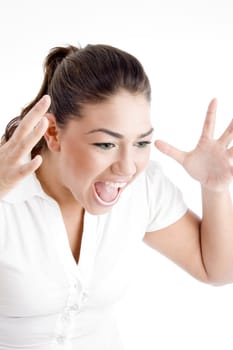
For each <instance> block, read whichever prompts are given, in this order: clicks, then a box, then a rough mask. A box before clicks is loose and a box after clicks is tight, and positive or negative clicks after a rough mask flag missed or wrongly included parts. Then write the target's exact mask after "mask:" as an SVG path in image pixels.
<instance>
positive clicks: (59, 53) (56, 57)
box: [1, 45, 79, 156]
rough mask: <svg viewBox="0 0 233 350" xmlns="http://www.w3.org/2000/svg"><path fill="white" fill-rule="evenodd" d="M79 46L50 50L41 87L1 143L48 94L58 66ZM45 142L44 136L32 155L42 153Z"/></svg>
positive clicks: (3, 141)
mask: <svg viewBox="0 0 233 350" xmlns="http://www.w3.org/2000/svg"><path fill="white" fill-rule="evenodd" d="M78 50H79V48H77V47H75V46H72V45H70V46H67V47H55V48H53V49H51V50H50V52H49V54H48V56H47V57H46V59H45V61H44V65H43V69H44V80H43V82H42V85H41V88H40V90H39V92H38V94H37V96H36V97H35V98H34V100H33V101H32V102H30V103H29V104H28V105H27V106H25V107H24V108H23V109H22V111H21V113H20V115H19V116H17V117H15V118H13V119H12V120H11V121H10V122H9V123H8V124H7V126H6V128H5V132H4V135H3V136H2V138H1V144H4V143H5V142H7V141H8V140H9V139H10V138H11V136H12V135H13V133H14V131H15V129H16V128H17V127H18V125H19V124H20V121H21V120H22V119H23V118H24V117H25V115H26V114H27V113H28V112H29V111H30V110H31V109H32V108H33V107H34V106H35V104H36V103H37V102H38V101H39V100H40V99H41V98H42V97H43V96H44V95H46V94H48V91H49V87H50V83H51V81H52V79H53V75H54V72H55V70H56V68H57V66H58V65H59V64H60V63H61V62H62V61H63V59H64V58H65V57H67V56H68V55H70V54H72V53H73V52H76V51H78ZM44 144H45V140H44V138H42V139H41V140H40V141H39V142H38V143H37V145H36V146H35V147H34V148H33V150H32V156H34V155H36V154H38V153H40V150H41V149H42V148H43V146H44Z"/></svg>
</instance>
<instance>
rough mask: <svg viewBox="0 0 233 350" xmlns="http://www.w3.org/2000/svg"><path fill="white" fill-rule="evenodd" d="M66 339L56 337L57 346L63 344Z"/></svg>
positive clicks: (62, 336)
mask: <svg viewBox="0 0 233 350" xmlns="http://www.w3.org/2000/svg"><path fill="white" fill-rule="evenodd" d="M65 340H66V337H65V336H64V335H58V336H57V338H56V341H57V343H58V344H64V342H65Z"/></svg>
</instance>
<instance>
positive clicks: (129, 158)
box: [112, 151, 137, 177]
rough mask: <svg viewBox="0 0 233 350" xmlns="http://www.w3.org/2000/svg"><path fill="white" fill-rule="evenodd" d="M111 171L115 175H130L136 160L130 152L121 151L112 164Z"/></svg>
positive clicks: (134, 167)
mask: <svg viewBox="0 0 233 350" xmlns="http://www.w3.org/2000/svg"><path fill="white" fill-rule="evenodd" d="M112 171H113V173H114V174H116V175H120V176H125V177H131V176H133V175H134V174H135V173H136V171H137V167H136V162H135V160H134V157H133V155H132V154H131V152H127V151H125V152H122V153H121V154H120V155H119V158H118V159H117V160H116V161H115V162H114V163H113V164H112Z"/></svg>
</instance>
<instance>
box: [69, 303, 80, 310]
mask: <svg viewBox="0 0 233 350" xmlns="http://www.w3.org/2000/svg"><path fill="white" fill-rule="evenodd" d="M70 310H71V311H78V310H79V305H78V304H74V305H72V306H70Z"/></svg>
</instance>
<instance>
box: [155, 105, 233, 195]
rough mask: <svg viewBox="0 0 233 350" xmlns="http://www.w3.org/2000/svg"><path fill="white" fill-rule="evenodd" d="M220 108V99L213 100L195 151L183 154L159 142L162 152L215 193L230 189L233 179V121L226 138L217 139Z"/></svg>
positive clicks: (227, 129) (225, 134)
mask: <svg viewBox="0 0 233 350" xmlns="http://www.w3.org/2000/svg"><path fill="white" fill-rule="evenodd" d="M216 106H217V102H216V100H213V101H211V103H210V105H209V108H208V111H207V115H206V119H205V122H204V126H203V130H202V134H201V137H200V140H199V142H198V144H197V146H196V147H195V148H194V149H193V150H192V151H190V152H183V151H180V150H178V149H177V148H175V147H173V146H171V145H169V144H167V143H165V142H163V141H157V142H156V146H157V147H158V149H159V150H160V151H162V152H163V153H165V154H167V155H168V156H170V157H172V158H173V159H175V160H176V161H178V162H179V163H180V164H182V165H183V167H184V169H185V170H186V171H187V172H188V173H189V174H190V175H191V176H192V177H193V178H194V179H195V180H197V181H199V182H200V183H201V184H202V185H203V186H205V187H207V188H209V189H211V190H214V191H221V190H223V189H224V188H226V187H227V186H229V184H230V183H231V181H232V178H233V168H232V165H231V163H232V160H233V148H232V147H231V148H228V146H229V144H230V142H231V141H232V139H233V121H232V122H231V123H230V125H229V126H228V127H227V128H226V130H225V131H224V133H223V134H222V136H221V137H220V138H219V139H217V140H214V139H213V132H214V126H215V117H216Z"/></svg>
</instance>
